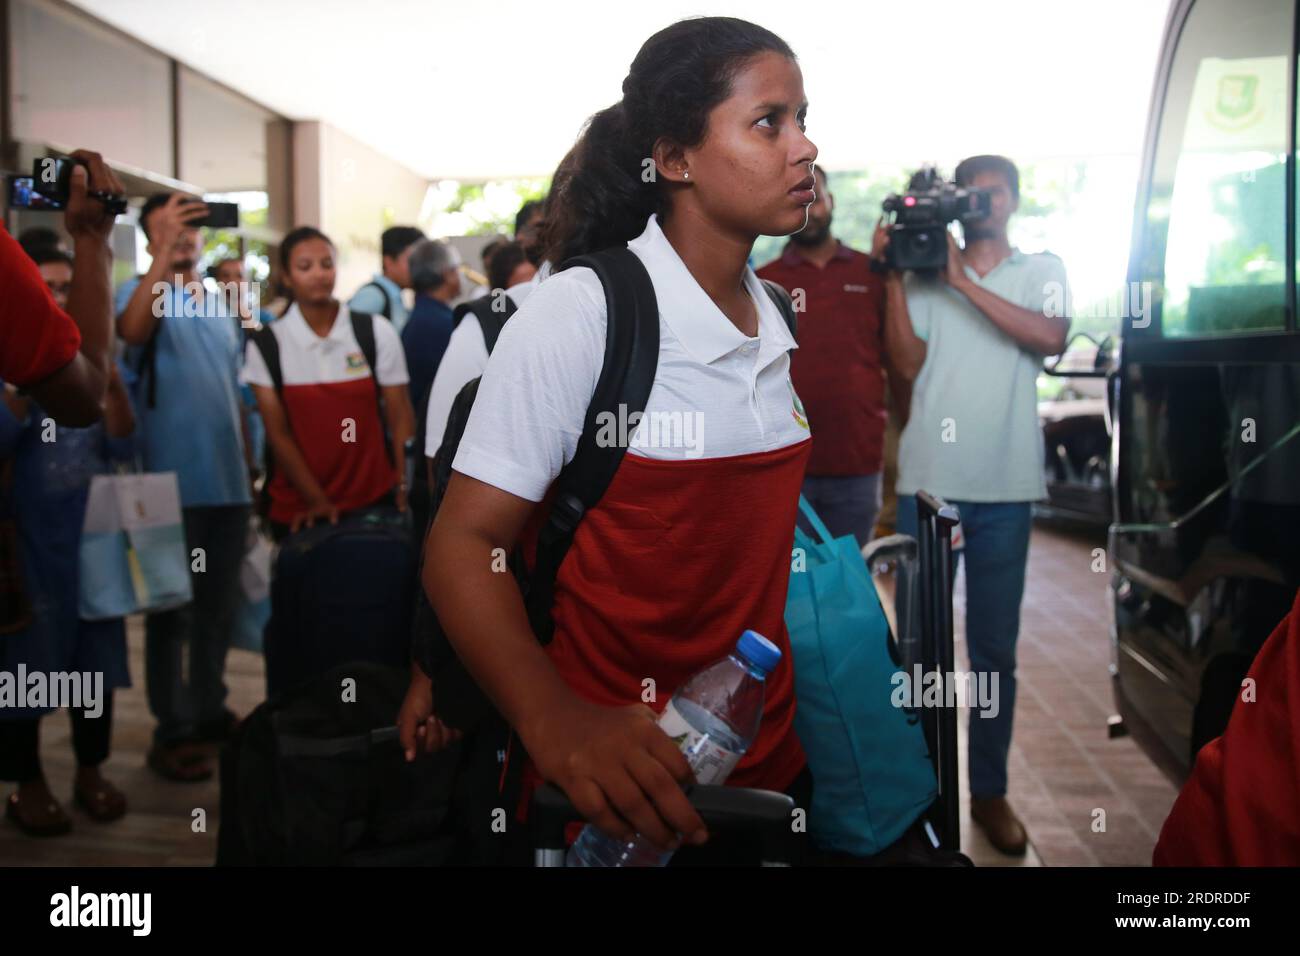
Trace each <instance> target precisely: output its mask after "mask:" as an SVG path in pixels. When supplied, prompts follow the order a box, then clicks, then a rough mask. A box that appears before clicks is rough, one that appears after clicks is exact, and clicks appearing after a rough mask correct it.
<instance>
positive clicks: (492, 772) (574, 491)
mask: <svg viewBox="0 0 1300 956" xmlns="http://www.w3.org/2000/svg"><path fill="white" fill-rule="evenodd" d="M574 266H586V267H588V268H590V269H591V270H592V271H593V272H595V273H596V276H597V277H598V278H599V279H600V282H601V285H602V286H603V287H604V290H605V305H606V314H607V319H606V321H607V331H606V336H605V356H604V364H603V366H602V368H601V373H600V376H599V378H598V379H597V382H596V389H595V392H594V393H593V394H592V398H591V404H590V405H589V406H588V408H587V416H586V419H585V422H584V426H583V431H582V435H581V437H580V438H579V439H578V446H577V449H576V450H575V452H574V456H573V460H572V461H570V462H569V464H568V465H566V466H565V468H564V469H563V470H562V471H561V472H560V474H559V476H558V477H557V478H556V480H555V482H554V485H553V486H552V488H551V494H550V498H549V500H550V511H549V513H548V515H547V518H546V521H545V523H544V524H543V526H542V528H541V531H540V533H539V535H538V539H537V550H536V556H535V561H534V563H533V566H532V567H531V568H529V567H527V565H526V563H525V561H524V560H523V557H522V554H521V553H520V551H519V549H518V548H516V551H515V553H514V554H513V555H511V556H510V559H509V567H510V570H511V572H512V573H513V574H514V576H515V579H516V581H517V582H518V584H519V587H520V590H521V591H522V593H523V596H524V604H525V607H526V609H527V611H528V618H529V623H530V624H531V626H532V628H533V633H534V634H535V635H536V636H537V640H538V642H539V643H540V644H542V645H543V646H545V645H546V644H548V643H550V640H551V636H552V631H553V622H552V620H551V605H552V599H553V594H554V586H555V578H556V575H557V573H558V571H559V568H560V565H561V563H562V562H563V561H564V558H565V555H566V554H567V553H568V550H569V546H570V544H572V542H573V535H574V532H575V531H576V530H577V527H578V524H579V522H581V520H582V517H583V515H584V514H586V512H587V511H589V510H590V509H591V508H592V507H594V506H595V504H596V503H597V502H598V501H599V500H600V498H601V496H602V495H603V494H604V492H605V489H606V488H608V487H609V483H610V482H611V481H612V480H613V478H614V474H615V472H616V471H617V470H618V467H619V464H620V463H621V462H622V459H623V455H624V453H625V452H626V449H625V448H622V447H619V446H618V445H617V443H615V444H613V445H610V446H606V447H602V445H601V444H598V443H597V440H596V436H597V434H598V433H599V428H598V424H597V423H598V420H599V416H600V415H601V414H602V413H611V412H612V413H617V412H616V411H615V410H617V409H619V408H620V406H622V407H625V408H626V411H627V414H628V415H631V413H632V412H638V413H641V412H644V411H645V405H646V402H647V400H648V399H649V397H650V389H651V386H652V385H653V384H654V378H655V372H656V370H657V369H658V364H659V307H658V302H657V300H656V298H655V293H654V286H653V284H652V283H651V281H650V275H649V273H647V272H646V269H645V267H644V266H643V265H642V264H641V260H640V259H639V258H638V257H637V255H636V254H635V253H634V252H632V251H630V250H629V249H627V248H626V247H615V248H611V249H606V250H603V251H600V252H595V253H591V254H589V255H584V256H578V257H576V258H574V259H571V260H569V261H568V262H566V263H564V265H562V266H561V267H560V270H557V271H562V270H563V269H567V268H571V267H574ZM764 286H765V287H766V289H767V292H768V295H769V296H771V298H772V300H773V302H775V303H776V305H777V307H778V308H779V310H780V312H781V314H782V316H783V317H784V319H785V321H786V324H787V326H788V327H789V328H790V331H791V334H793V333H794V331H795V314H794V308H793V305H792V303H791V300H790V297H789V295H788V294H787V293H786V291H785V290H784V289H782V288H781V287H780V286H778V285H776V284H775V283H772V282H768V281H766V280H764ZM478 301H482V300H478ZM476 314H477V313H476ZM480 320H481V319H480ZM503 324H504V323H503ZM498 331H499V330H498ZM485 338H486V334H485ZM478 386H479V379H474V380H473V381H471V382H469V383H468V384H467V385H465V387H464V388H463V389H461V391H460V393H459V394H458V395H457V396H456V400H455V401H454V402H453V404H452V408H451V413H450V414H449V416H448V418H447V429H446V432H445V434H444V436H443V441H442V444H441V446H440V447H439V449H438V454H437V456H436V457H435V458H434V475H433V487H432V489H431V500H430V517H429V525H430V526H431V525H432V519H433V516H434V515H435V514H436V513H437V510H438V507H439V505H441V503H442V499H443V496H444V495H445V493H446V490H447V484H448V482H449V481H450V480H451V472H452V462H453V460H454V459H455V456H456V449H457V448H458V447H459V445H460V440H461V436H462V435H463V434H464V431H465V426H466V423H467V422H468V420H469V415H470V411H471V409H472V407H473V404H474V399H475V397H476V395H477V394H478ZM427 534H428V529H427V528H426V529H425V535H426V536H427ZM421 574H423V554H421ZM416 604H417V607H416V612H415V615H414V625H413V634H412V649H411V650H412V659H413V660H414V661H415V662H416V663H417V664H418V665H419V666H420V667H421V669H422V670H423V671H424V672H425V673H426V674H427V675H428V676H429V677H430V678H431V679H432V680H433V683H434V688H435V691H434V694H435V699H436V702H437V703H436V707H437V713H438V717H439V719H440V720H442V721H443V722H444V723H446V724H447V725H448V726H450V727H454V728H456V729H459V730H461V731H463V732H464V734H465V739H464V741H463V759H464V761H465V766H466V768H467V772H466V773H465V774H464V776H463V779H462V780H461V790H460V793H461V796H462V799H463V800H464V802H463V803H462V804H461V805H460V807H459V810H460V812H461V813H463V817H462V818H461V826H464V827H467V828H468V830H467V832H466V837H467V839H468V841H469V844H470V846H469V851H468V852H469V857H470V859H472V860H473V861H475V862H483V863H488V862H500V861H501V858H502V857H501V854H503V853H510V852H512V851H511V849H510V848H509V847H508V846H505V845H503V842H502V841H501V840H500V839H499V836H497V835H494V834H493V833H492V832H491V830H490V826H489V823H490V808H493V807H503V806H512V805H513V804H512V801H513V799H514V797H515V795H516V794H517V792H518V787H519V783H520V774H521V771H522V768H523V766H524V763H525V760H524V756H525V755H524V754H523V748H522V746H521V745H520V744H519V742H518V740H517V739H516V738H515V736H514V734H513V731H512V730H511V728H510V727H509V726H508V724H507V723H506V722H505V720H504V719H503V718H502V717H501V715H500V714H498V713H497V711H496V710H495V708H494V707H493V706H492V704H491V702H490V701H489V700H488V698H487V696H486V695H485V694H484V693H483V691H482V690H481V689H480V688H479V687H478V685H477V684H476V683H475V682H474V679H473V677H472V676H470V674H469V672H468V671H467V670H466V669H465V668H464V666H463V665H462V664H461V662H460V660H459V658H458V657H457V656H456V652H455V650H454V649H453V648H452V646H451V643H450V642H449V641H448V640H447V636H446V634H445V633H444V632H443V630H442V627H441V625H440V624H439V622H438V619H437V616H436V614H435V613H434V611H433V608H432V607H431V606H430V604H429V601H428V598H427V596H426V595H425V593H424V590H423V588H421V589H420V592H419V594H418V595H417V598H416ZM516 849H517V847H516Z"/></svg>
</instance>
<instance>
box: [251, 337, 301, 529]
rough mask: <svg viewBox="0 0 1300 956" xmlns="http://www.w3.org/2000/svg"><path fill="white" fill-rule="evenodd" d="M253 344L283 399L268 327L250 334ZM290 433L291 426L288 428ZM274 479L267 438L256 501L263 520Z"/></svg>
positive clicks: (273, 341) (280, 372)
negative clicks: (260, 487) (260, 483)
mask: <svg viewBox="0 0 1300 956" xmlns="http://www.w3.org/2000/svg"><path fill="white" fill-rule="evenodd" d="M252 341H253V344H254V345H255V346H256V347H257V351H258V352H259V353H261V355H262V361H263V362H265V363H266V371H267V374H268V375H270V376H271V386H272V387H273V388H274V389H275V394H276V397H277V398H283V395H284V369H283V368H281V366H280V343H279V341H278V340H277V339H276V337H275V333H274V332H273V331H271V326H270V325H263V326H261V327H259V328H258V329H256V330H254V332H253V333H252ZM284 416H285V421H286V422H288V419H289V410H288V409H285V411H284ZM289 430H290V432H292V431H293V426H292V425H290V426H289ZM274 477H275V452H274V450H273V449H272V448H271V442H270V439H269V438H268V440H267V442H266V444H265V446H264V447H263V449H262V490H261V492H260V493H259V495H258V499H257V512H258V514H260V515H261V516H262V517H263V518H266V517H267V516H269V515H270V513H271V480H272V479H273V478H274Z"/></svg>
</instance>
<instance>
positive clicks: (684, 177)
mask: <svg viewBox="0 0 1300 956" xmlns="http://www.w3.org/2000/svg"><path fill="white" fill-rule="evenodd" d="M690 178H691V171H690V170H689V169H688V170H686V172H684V173H682V179H690Z"/></svg>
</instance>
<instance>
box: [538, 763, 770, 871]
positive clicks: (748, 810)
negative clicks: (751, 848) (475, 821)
mask: <svg viewBox="0 0 1300 956" xmlns="http://www.w3.org/2000/svg"><path fill="white" fill-rule="evenodd" d="M686 795H687V797H689V798H690V801H691V806H692V807H694V808H695V812H696V813H698V814H699V815H700V817H701V818H702V819H703V820H704V825H705V826H706V827H708V828H709V830H710V831H719V832H728V831H749V830H754V829H757V830H759V831H760V833H761V834H762V839H763V862H764V865H777V866H780V865H785V864H787V863H788V862H789V841H790V838H791V835H792V833H793V829H792V827H791V822H792V818H791V813H792V812H793V811H794V800H792V799H791V798H790V797H788V796H786V795H785V794H784V793H777V792H775V791H773V790H755V789H751V788H747V787H726V786H714V785H705V784H693V785H691V786H689V787H687V788H686ZM581 819H582V814H581V813H579V812H578V811H577V809H576V808H575V807H574V806H573V804H572V803H571V802H570V801H569V798H568V797H567V796H566V795H565V794H564V792H563V791H562V790H560V788H559V787H556V786H554V785H552V784H549V783H547V784H543V785H542V786H541V787H539V788H538V789H537V792H536V793H534V794H533V804H532V817H531V820H532V824H533V828H534V829H533V832H534V834H535V843H534V855H535V862H536V864H537V865H538V866H563V865H564V852H565V849H566V844H565V840H564V831H565V829H566V827H567V826H568V825H569V823H571V822H574V821H578V820H581Z"/></svg>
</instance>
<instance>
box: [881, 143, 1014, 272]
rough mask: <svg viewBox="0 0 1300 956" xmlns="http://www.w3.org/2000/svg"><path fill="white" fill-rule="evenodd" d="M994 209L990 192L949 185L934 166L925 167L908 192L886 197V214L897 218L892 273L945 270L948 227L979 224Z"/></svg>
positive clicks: (889, 258)
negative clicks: (895, 270)
mask: <svg viewBox="0 0 1300 956" xmlns="http://www.w3.org/2000/svg"><path fill="white" fill-rule="evenodd" d="M991 208H992V206H991V198H990V196H989V192H988V190H986V189H967V188H965V187H964V186H958V185H957V184H956V183H950V182H946V181H944V180H942V179H940V178H939V173H938V170H936V169H935V168H934V167H933V166H923V167H921V169H919V170H918V171H917V172H915V173H914V174H913V175H912V178H911V180H910V181H909V182H908V184H907V192H905V193H903V194H902V195H901V196H900V195H897V194H890V195H889V196H886V197H885V202H884V210H885V212H886V213H892V214H893V217H894V218H893V220H892V222H893V229H891V230H890V233H889V250H888V252H887V254H886V257H885V261H886V262H887V263H888V264H889V266H890V268H892V269H900V270H901V269H915V270H935V269H942V268H944V266H945V265H947V263H948V240H947V238H946V237H945V235H944V233H946V232H947V231H948V223H950V222H962V223H967V222H978V221H979V220H981V219H985V218H987V217H988V215H989V212H990V210H991Z"/></svg>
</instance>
